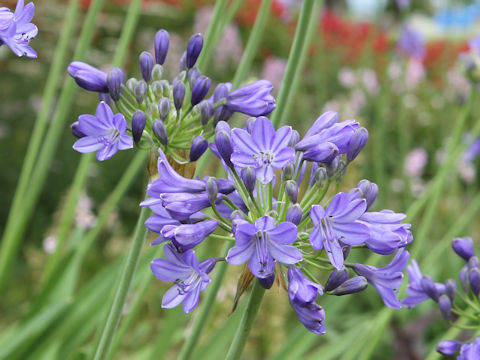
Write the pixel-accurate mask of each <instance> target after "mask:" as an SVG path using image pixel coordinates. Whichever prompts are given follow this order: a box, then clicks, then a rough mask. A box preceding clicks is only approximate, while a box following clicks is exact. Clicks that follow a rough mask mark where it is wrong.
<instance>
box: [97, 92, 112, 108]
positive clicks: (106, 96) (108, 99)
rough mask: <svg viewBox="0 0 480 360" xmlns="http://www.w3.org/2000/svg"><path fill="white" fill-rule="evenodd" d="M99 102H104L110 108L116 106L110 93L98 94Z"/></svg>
mask: <svg viewBox="0 0 480 360" xmlns="http://www.w3.org/2000/svg"><path fill="white" fill-rule="evenodd" d="M98 100H100V102H102V101H103V102H104V103H106V104H107V105H108V106H110V107H113V106H114V105H115V103H114V102H113V99H112V97H111V96H110V94H109V93H98Z"/></svg>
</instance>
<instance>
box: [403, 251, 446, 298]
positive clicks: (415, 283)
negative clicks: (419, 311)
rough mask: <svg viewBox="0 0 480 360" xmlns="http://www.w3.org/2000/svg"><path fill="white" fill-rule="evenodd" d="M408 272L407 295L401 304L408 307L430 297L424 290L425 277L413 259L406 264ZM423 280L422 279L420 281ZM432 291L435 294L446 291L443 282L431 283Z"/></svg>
mask: <svg viewBox="0 0 480 360" xmlns="http://www.w3.org/2000/svg"><path fill="white" fill-rule="evenodd" d="M407 273H408V286H407V294H408V296H407V297H406V298H405V299H403V300H402V303H403V305H405V306H408V307H415V306H417V305H418V304H420V303H421V302H424V301H425V300H428V299H430V295H428V294H427V292H425V286H424V285H423V284H425V281H424V280H423V279H424V278H425V277H424V276H423V275H422V272H421V271H420V268H419V266H418V263H417V262H416V261H415V260H412V264H411V265H408V266H407ZM422 280H423V281H422ZM433 287H434V292H435V293H436V294H437V295H442V294H445V293H446V291H447V290H446V288H445V285H444V284H440V283H433Z"/></svg>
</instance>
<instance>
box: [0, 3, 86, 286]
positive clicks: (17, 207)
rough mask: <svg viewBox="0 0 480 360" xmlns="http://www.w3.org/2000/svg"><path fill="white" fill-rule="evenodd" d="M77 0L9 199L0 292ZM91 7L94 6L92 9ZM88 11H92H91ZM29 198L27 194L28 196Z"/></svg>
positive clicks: (17, 238)
mask: <svg viewBox="0 0 480 360" xmlns="http://www.w3.org/2000/svg"><path fill="white" fill-rule="evenodd" d="M79 3H80V1H79V0H71V1H70V4H69V5H68V8H67V10H66V13H65V20H64V22H63V25H62V30H61V32H60V37H59V40H58V44H57V47H56V49H55V54H54V56H53V60H52V65H51V67H50V71H49V73H48V77H47V80H46V84H45V89H44V91H43V94H44V95H43V99H42V108H41V109H40V111H39V113H38V116H37V119H36V121H35V125H34V128H33V132H32V135H31V140H30V142H29V144H28V149H27V153H26V155H25V160H24V161H23V165H22V170H21V172H20V176H19V180H18V184H17V187H16V189H15V194H14V197H13V202H12V205H11V208H10V211H9V214H8V219H7V223H6V227H5V231H4V234H3V238H2V246H1V249H0V290H1V289H2V287H3V286H4V285H5V281H6V279H7V275H8V271H9V270H10V267H11V265H12V262H13V260H14V259H15V257H16V253H17V251H18V245H19V244H18V243H19V241H20V237H21V236H17V235H16V232H17V231H18V230H17V228H18V227H19V226H23V224H24V222H23V223H20V224H19V225H17V222H18V221H19V219H20V218H21V217H22V213H23V201H24V199H25V196H26V193H27V191H28V187H29V184H30V180H31V175H32V171H33V169H34V167H35V165H36V159H37V154H38V153H39V150H40V147H41V145H42V140H43V138H44V135H45V131H46V128H47V125H48V121H47V119H48V117H49V115H50V111H51V109H52V106H53V102H54V101H55V99H56V96H55V93H56V89H57V84H58V81H59V79H60V76H61V75H62V74H63V72H64V60H65V58H66V57H67V52H68V50H69V45H70V43H71V40H70V39H71V37H72V33H73V30H74V29H75V19H76V18H77V16H78V11H79ZM93 8H94V7H93ZM91 11H94V10H93V9H92V10H91ZM29 196H30V194H29Z"/></svg>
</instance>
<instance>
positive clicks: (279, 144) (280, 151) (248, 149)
mask: <svg viewBox="0 0 480 360" xmlns="http://www.w3.org/2000/svg"><path fill="white" fill-rule="evenodd" d="M291 133H292V129H291V127H289V126H284V127H281V128H280V129H278V131H276V132H275V128H274V127H273V125H272V123H271V122H270V120H268V119H267V118H266V117H259V118H258V119H257V120H256V121H255V123H254V124H253V126H252V133H251V134H250V133H248V132H247V131H246V130H244V129H234V130H232V142H233V146H234V150H235V151H234V152H233V154H232V156H231V160H232V162H233V163H234V164H235V165H236V166H239V167H246V166H253V167H254V168H256V169H257V174H256V175H257V179H258V180H259V181H260V182H261V183H263V184H267V183H269V182H271V181H272V180H273V177H274V175H275V173H274V171H273V169H281V168H283V167H285V166H286V165H287V164H288V163H290V162H291V161H293V159H294V158H295V150H293V149H292V148H291V147H288V142H289V141H290V136H291Z"/></svg>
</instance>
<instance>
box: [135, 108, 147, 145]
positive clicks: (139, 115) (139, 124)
mask: <svg viewBox="0 0 480 360" xmlns="http://www.w3.org/2000/svg"><path fill="white" fill-rule="evenodd" d="M146 123H147V117H146V116H145V113H144V112H143V111H142V110H137V111H135V113H134V114H133V116H132V136H133V140H134V141H135V142H139V141H140V139H141V138H142V134H143V129H145V124H146Z"/></svg>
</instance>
